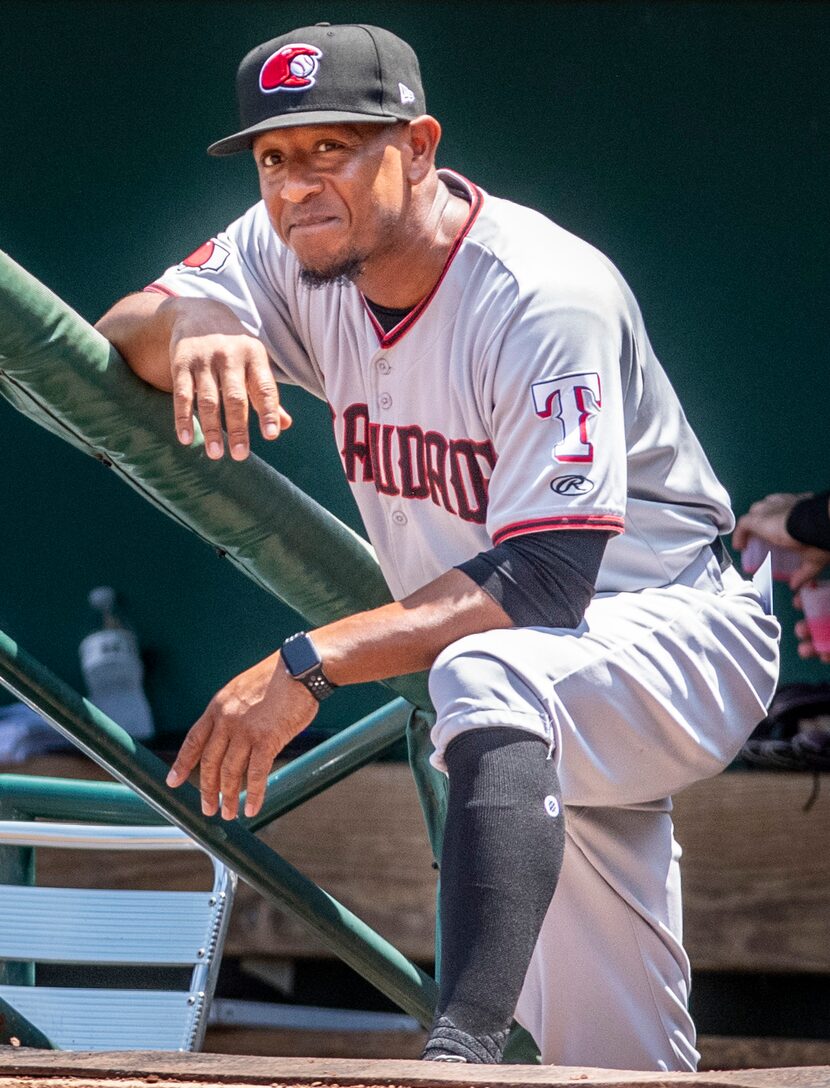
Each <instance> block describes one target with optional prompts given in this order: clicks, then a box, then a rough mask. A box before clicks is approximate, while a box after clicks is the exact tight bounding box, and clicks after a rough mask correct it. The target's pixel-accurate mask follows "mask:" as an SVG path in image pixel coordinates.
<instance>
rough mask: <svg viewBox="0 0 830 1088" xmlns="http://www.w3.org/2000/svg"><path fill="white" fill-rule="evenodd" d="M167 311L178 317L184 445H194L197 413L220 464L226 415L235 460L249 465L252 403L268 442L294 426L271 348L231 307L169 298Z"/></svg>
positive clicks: (175, 377)
mask: <svg viewBox="0 0 830 1088" xmlns="http://www.w3.org/2000/svg"><path fill="white" fill-rule="evenodd" d="M164 307H169V309H170V310H171V316H172V324H171V332H170V371H171V379H172V384H173V411H174V414H175V423H176V434H177V435H178V437H179V441H180V442H182V443H183V444H184V445H189V444H190V443H191V442H192V441H193V414H194V411H196V412H198V416H199V423H200V425H201V428H202V432H203V434H204V436H205V451H206V453H207V455H208V457H210V458H212V459H213V460H217V459H218V458H220V457H221V456H222V454H223V452H224V441H223V435H222V415H223V413H224V417H225V427H226V430H227V432H228V445H229V446H230V453H231V457H233V459H234V460H236V461H242V460H244V459H245V458H246V457H247V456H248V453H249V452H250V442H249V436H248V414H249V403H250V404H252V405H253V407H254V409H255V411H256V413H257V415H258V416H259V426H260V430H261V432H262V435H263V437H264V438H268V439H273V438H277V437H278V436H279V434H280V431H282V430H284V429H286V428H287V427H290V426H291V417H290V416H289V414H288V413H287V412H286V411H285V409H284V408H283V407H282V406H281V405H280V398H279V392H278V390H277V383H276V381H275V380H274V375H273V373H272V371H271V364H270V361H269V359H268V353H267V352H266V350H265V347H264V346H263V344H262V342H261V341H260V340H258V339H257V338H256V337H255V336H252V335H251V334H250V333H249V332H248V331H247V329H246V328H245V327H244V325H242V323H241V322H240V321H239V320H238V318H237V317H236V316H235V315H234V314H233V313H231V311H230V310H229V309H228V308H227V307H226V306H224V305H222V304H221V303H216V302H213V301H210V300H208V299H168V300H167V301H166V302H165V303H163V307H162V308H164Z"/></svg>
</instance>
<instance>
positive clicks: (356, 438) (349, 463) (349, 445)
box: [340, 404, 375, 484]
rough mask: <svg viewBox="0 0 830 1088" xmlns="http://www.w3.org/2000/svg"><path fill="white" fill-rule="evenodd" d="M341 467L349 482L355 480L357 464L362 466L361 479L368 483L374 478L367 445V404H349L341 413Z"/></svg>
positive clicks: (370, 453) (369, 450)
mask: <svg viewBox="0 0 830 1088" xmlns="http://www.w3.org/2000/svg"><path fill="white" fill-rule="evenodd" d="M340 455H341V457H342V458H343V468H344V469H345V470H346V479H347V480H348V481H349V483H350V484H353V483H354V482H355V481H356V480H357V468H358V465H362V466H363V475H362V476H361V479H362V480H363V481H364V482H365V483H368V482H370V481H371V480H374V478H375V473H374V469H373V467H372V451H371V449H370V446H369V406H368V405H366V404H350V405H349V407H348V408H347V409H346V410H345V412H344V413H343V449H342V450H341V451H340Z"/></svg>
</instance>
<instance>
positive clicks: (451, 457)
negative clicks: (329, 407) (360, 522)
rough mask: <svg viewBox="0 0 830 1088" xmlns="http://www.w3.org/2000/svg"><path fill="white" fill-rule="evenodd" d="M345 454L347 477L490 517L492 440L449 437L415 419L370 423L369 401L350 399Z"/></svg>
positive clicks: (466, 514) (470, 515) (465, 514)
mask: <svg viewBox="0 0 830 1088" xmlns="http://www.w3.org/2000/svg"><path fill="white" fill-rule="evenodd" d="M341 455H342V458H343V468H344V469H345V472H346V479H347V480H348V481H349V483H372V484H374V486H375V489H376V490H377V491H378V492H379V493H380V494H381V495H401V496H402V497H403V498H405V499H427V498H429V499H431V500H432V502H433V503H435V505H436V506H439V507H442V508H443V509H444V510H446V511H447V512H448V513H450V514H456V515H457V516H458V517H460V518H461V519H462V520H463V521H472V522H475V523H476V524H479V525H483V524H484V522H485V520H486V518H487V495H488V487H489V483H490V474H491V473H492V470H493V468H494V467H495V464H496V452H495V450H494V449H493V445H492V443H491V442H487V441H475V440H474V439H472V438H453V439H447V438H446V437H445V436H444V435H443V434H441V433H440V432H438V431H427V432H426V433H425V432H424V431H423V430H422V428H421V427H419V426H418V424H417V423H411V424H409V425H407V426H405V427H396V426H393V425H391V424H387V423H384V424H380V423H372V422H370V420H369V408H368V406H367V405H365V404H351V405H349V407H348V408H346V410H345V411H344V412H343V447H342V450H341ZM396 467H397V470H398V473H399V476H396ZM358 476H359V477H360V478H359V479H358ZM453 500H454V501H453Z"/></svg>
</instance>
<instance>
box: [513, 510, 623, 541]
mask: <svg viewBox="0 0 830 1088" xmlns="http://www.w3.org/2000/svg"><path fill="white" fill-rule="evenodd" d="M555 529H606V530H609V529H610V531H611V532H612V533H621V532H623V531H624V529H625V521H624V519H623V518H621V517H620V516H619V515H617V514H562V515H561V516H560V517H556V518H535V519H533V520H532V521H516V522H514V523H513V524H512V525H505V527H504V528H503V529H499V530H497V531H496V532H495V533H493V544H501V543H503V542H504V541H505V540H509V539H510V538H511V537H513V536H525V535H527V533H538V532H545V531H546V530H555Z"/></svg>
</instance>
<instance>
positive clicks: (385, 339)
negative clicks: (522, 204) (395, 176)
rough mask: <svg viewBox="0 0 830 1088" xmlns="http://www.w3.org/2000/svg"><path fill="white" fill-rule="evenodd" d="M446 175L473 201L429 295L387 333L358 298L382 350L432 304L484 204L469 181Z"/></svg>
mask: <svg viewBox="0 0 830 1088" xmlns="http://www.w3.org/2000/svg"><path fill="white" fill-rule="evenodd" d="M446 173H448V174H452V175H453V176H454V177H456V178H458V179H459V180H460V181H462V182H463V183H464V185H465V186H466V187H467V189H468V190H469V191H470V194H471V196H472V198H473V199H472V201H471V207H470V214H469V215H468V216H467V221H466V222H465V223H464V226H463V227H462V228H461V230H460V231H459V232H458V234H457V235H456V237H455V241H454V242H453V244H452V249H451V250H450V252H449V256H448V257H447V260H446V263H445V264H444V267H443V269H442V271H441V275H440V276H439V277H438V280H437V282H436V284H435V286H434V287H433V288H432V290H431V291H430V293H429V294H428V295H426V296H425V297H424V298H422V299H421V301H420V302H419V303H418V305H417V306H416V307H415V308H414V309H413V310H410V311H409V313H408V314H407V315H406V317H404V318H403V319H402V320H401V321H399V322H398V324H397V325H395V327H394V328H393V329H390V330H389V332H384V331H383V327H382V326H381V324H380V322H379V321H378V319H377V318H376V317H375V315H374V314H373V313H372V311H371V310H370V309H369V307H368V306H367V305H366V299H365V298H363V295H362V294H361V296H360V297H361V299H362V300H363V306H364V309H365V310H366V313H367V314H368V315H369V320H370V321H371V322H372V326H373V327H374V330H375V332H376V333H377V337H378V340H379V342H380V346H381V347H382V348H391V347H392V345H393V344H396V343H397V342H398V340H400V338H401V337H402V336H403V335H404V334H405V333H407V332H409V330H410V329H411V328H412V326H413V325H414V324H415V322H416V321H417V320H418V318H419V317H420V316H421V314H422V313H423V312H424V310H425V309H426V308H427V306H429V304H430V302H432V300H433V299H434V298H435V295H436V292H437V291H438V288H439V287H440V286H441V284H442V283H443V281H444V277H445V276H446V274H447V272H449V270H450V265H451V264H452V262H453V260H454V259H455V255H456V253H458V251H459V249H460V248H461V243H462V242H463V241H464V239H465V238H466V237H467V235H468V234H469V233H470V229H471V227H472V225H473V223H475V221H476V219H477V218H478V213H479V212H480V211H481V206H482V204H483V203H484V196H483V195H482V192H481V190H480V189H479V188H478V187H477V186H475V185H473V183H472V182H471V181H468V180H467V179H466V178H465V177H463V176H462V175H461V174H456V173H455V171H454V170H447V171H446Z"/></svg>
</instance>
